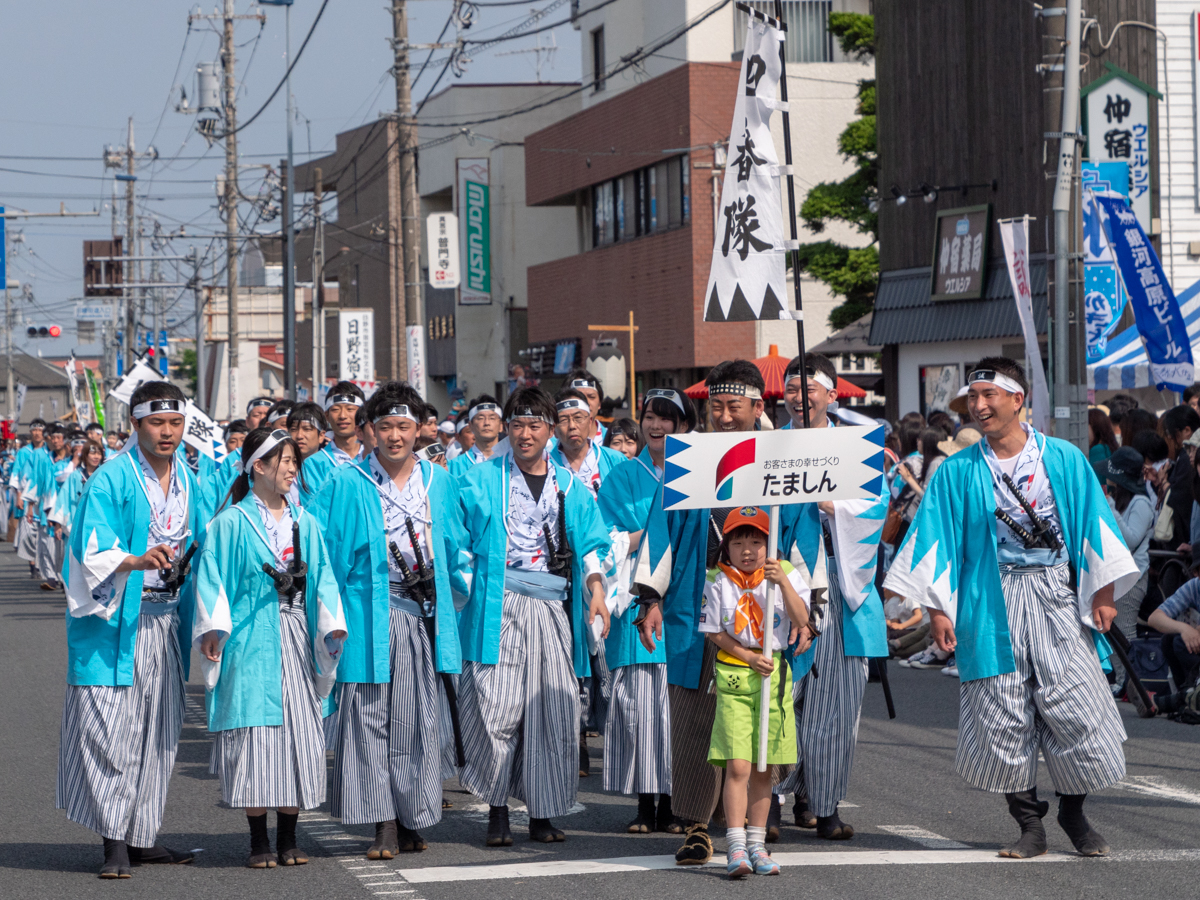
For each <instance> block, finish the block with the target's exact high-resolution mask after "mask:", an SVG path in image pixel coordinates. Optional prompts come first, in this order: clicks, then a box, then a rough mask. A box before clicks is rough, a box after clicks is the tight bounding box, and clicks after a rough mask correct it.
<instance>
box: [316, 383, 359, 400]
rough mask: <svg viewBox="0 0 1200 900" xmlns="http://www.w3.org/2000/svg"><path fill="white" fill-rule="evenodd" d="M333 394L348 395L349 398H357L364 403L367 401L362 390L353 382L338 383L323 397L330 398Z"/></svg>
mask: <svg viewBox="0 0 1200 900" xmlns="http://www.w3.org/2000/svg"><path fill="white" fill-rule="evenodd" d="M334 394H349V395H350V396H353V397H357V398H358V399H359V400H362V401H363V402H366V399H367V395H366V394H364V393H363V389H362V388H360V387H359V386H358V385H357V384H355V383H354V382H353V381H339V382H338V383H337V384H335V385H334V386H333V387H331V388H330V389H329V391H328V393H326V395H325V396H326V397H332V396H333V395H334Z"/></svg>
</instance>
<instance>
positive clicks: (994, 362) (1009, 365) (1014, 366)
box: [968, 356, 1029, 397]
mask: <svg viewBox="0 0 1200 900" xmlns="http://www.w3.org/2000/svg"><path fill="white" fill-rule="evenodd" d="M978 369H991V370H992V371H993V372H999V373H1000V374H1001V375H1007V376H1008V377H1009V378H1011V379H1012V380H1013V381H1015V382H1016V383H1017V384H1019V385H1020V386H1021V393H1022V394H1024V395H1025V396H1026V397H1028V396H1029V382H1028V381H1027V380H1026V378H1025V370H1024V369H1023V368H1022V367H1021V364H1020V363H1018V362H1017V361H1016V360H1015V359H1009V358H1008V357H1007V356H985V357H984V358H983V359H981V360H980V361H979V362H977V363H976V364H975V367H974V368H973V369H971V371H972V372H974V371H976V370H978ZM968 374H970V373H968Z"/></svg>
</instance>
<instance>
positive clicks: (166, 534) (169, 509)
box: [134, 447, 190, 590]
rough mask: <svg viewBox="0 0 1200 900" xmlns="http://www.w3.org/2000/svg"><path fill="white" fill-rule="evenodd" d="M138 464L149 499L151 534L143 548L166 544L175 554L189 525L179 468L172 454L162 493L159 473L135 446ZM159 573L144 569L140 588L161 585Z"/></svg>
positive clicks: (186, 496)
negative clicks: (156, 472) (164, 491)
mask: <svg viewBox="0 0 1200 900" xmlns="http://www.w3.org/2000/svg"><path fill="white" fill-rule="evenodd" d="M134 453H135V454H136V455H137V461H138V465H139V466H140V467H141V470H142V488H143V490H145V492H146V500H147V501H149V503H150V534H149V536H148V537H147V539H146V549H147V550H149V549H150V548H151V547H157V546H158V545H159V544H166V545H167V546H168V547H170V548H171V555H172V556H173V557H174V556H178V555H179V549H180V546H181V545H182V544H183V541H184V540H185V539H186V538H187V536H188V534H190V531H189V529H188V493H187V486H186V483H185V481H184V479H182V478H180V477H179V469H178V468H177V466H176V465H175V458H174V457H172V458H171V463H170V466H171V472H170V476H169V478H170V480H169V481H168V483H167V493H166V494H164V493H163V489H162V485H161V484H160V483H159V481H158V475H156V474H155V472H154V469H153V468H151V466H150V463H149V462H147V461H146V457H145V456H144V455H143V453H142V448H141V447H135V448H134ZM162 584H163V580H162V574H161V572H160V571H159V570H158V569H147V570H146V573H145V575H143V576H142V588H143V589H144V590H153V589H154V588H160V587H162Z"/></svg>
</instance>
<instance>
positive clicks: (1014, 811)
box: [1000, 787, 1050, 859]
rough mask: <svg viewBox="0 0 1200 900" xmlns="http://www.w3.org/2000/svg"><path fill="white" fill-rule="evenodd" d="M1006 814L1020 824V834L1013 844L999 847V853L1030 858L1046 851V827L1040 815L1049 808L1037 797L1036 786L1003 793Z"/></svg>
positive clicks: (1047, 804) (1013, 857)
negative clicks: (1012, 792)
mask: <svg viewBox="0 0 1200 900" xmlns="http://www.w3.org/2000/svg"><path fill="white" fill-rule="evenodd" d="M1004 799H1005V800H1007V801H1008V814H1009V815H1010V816H1012V817H1013V818H1014V819H1016V820H1017V824H1018V825H1020V826H1021V836H1020V837H1019V838H1018V839H1017V842H1016V843H1015V844H1012V845H1010V846H1008V847H1002V848H1001V849H1000V855H1001V856H1004V857H1007V858H1008V859H1030V858H1032V857H1034V856H1041V855H1042V854H1043V853H1045V852H1046V829H1045V828H1044V827H1043V826H1042V817H1043V816H1045V815H1046V813H1047V812H1049V810H1050V804H1049V803H1047V802H1046V801H1045V800H1041V801H1039V800H1038V798H1037V788H1036V787H1034V788H1030V789H1029V790H1027V791H1021V792H1019V793H1016V794H1005V795H1004Z"/></svg>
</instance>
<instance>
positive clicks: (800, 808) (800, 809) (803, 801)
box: [792, 794, 817, 828]
mask: <svg viewBox="0 0 1200 900" xmlns="http://www.w3.org/2000/svg"><path fill="white" fill-rule="evenodd" d="M792 816H793V817H794V818H795V820H796V827H797V828H816V827H817V817H816V816H815V815H814V814H813V811H812V810H811V809H809V808H808V798H807V797H805V796H804V795H803V794H797V795H796V803H795V805H794V806H793V807H792Z"/></svg>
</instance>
